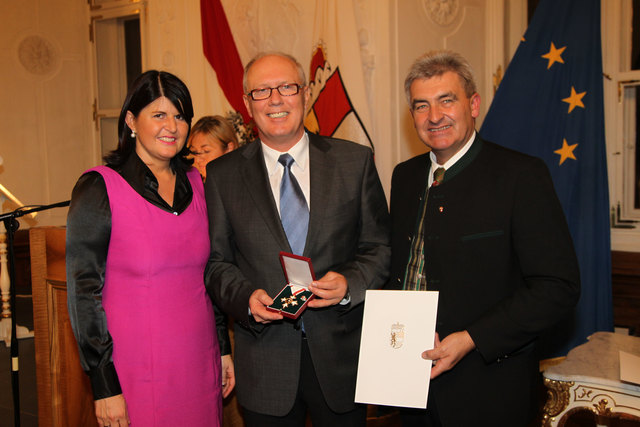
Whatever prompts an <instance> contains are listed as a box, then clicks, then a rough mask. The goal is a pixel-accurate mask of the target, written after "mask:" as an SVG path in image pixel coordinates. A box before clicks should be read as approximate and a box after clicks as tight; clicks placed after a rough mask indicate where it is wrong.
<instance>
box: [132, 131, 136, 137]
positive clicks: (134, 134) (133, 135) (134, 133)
mask: <svg viewBox="0 0 640 427" xmlns="http://www.w3.org/2000/svg"><path fill="white" fill-rule="evenodd" d="M135 137H136V131H135V130H132V131H131V138H135Z"/></svg>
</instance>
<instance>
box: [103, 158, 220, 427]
mask: <svg viewBox="0 0 640 427" xmlns="http://www.w3.org/2000/svg"><path fill="white" fill-rule="evenodd" d="M93 170H95V171H97V172H99V173H100V174H101V175H102V176H103V177H104V181H105V183H106V187H107V193H108V195H109V204H110V207H111V221H112V222H111V240H110V242H109V252H108V256H107V269H106V273H105V285H104V289H103V294H102V297H103V299H102V302H103V306H104V310H105V313H106V317H107V328H108V330H109V333H110V334H111V337H112V338H113V362H114V365H115V369H116V372H117V373H118V378H119V380H120V385H121V387H122V393H123V395H124V398H125V401H126V403H127V408H128V411H129V417H130V419H131V427H140V426H190V427H194V426H206V427H211V426H220V425H221V420H222V397H221V389H220V384H221V378H220V370H221V368H220V349H219V347H218V341H217V335H216V330H215V319H214V315H213V308H212V305H211V301H210V300H209V297H208V295H207V293H206V291H205V287H204V279H203V278H204V267H205V264H206V262H207V258H208V256H209V249H210V248H209V233H208V222H207V211H206V205H205V201H204V190H203V185H202V181H201V179H200V175H199V174H198V172H197V171H196V170H195V169H191V170H190V171H189V172H188V173H187V175H188V177H189V181H190V183H191V187H192V189H193V200H192V201H191V204H190V205H189V207H188V208H187V209H186V210H185V211H184V212H183V213H182V214H181V215H173V214H172V213H170V212H166V211H164V210H162V209H160V208H158V207H156V206H154V205H152V204H151V203H149V202H147V201H146V200H145V199H144V198H143V197H142V196H140V195H139V194H138V193H136V191H135V190H134V189H133V188H132V187H131V186H130V185H129V184H128V183H127V182H126V181H125V180H124V179H123V178H122V177H121V176H120V175H119V174H118V173H117V172H115V171H113V170H112V169H110V168H107V167H104V166H99V167H97V168H94V169H93Z"/></svg>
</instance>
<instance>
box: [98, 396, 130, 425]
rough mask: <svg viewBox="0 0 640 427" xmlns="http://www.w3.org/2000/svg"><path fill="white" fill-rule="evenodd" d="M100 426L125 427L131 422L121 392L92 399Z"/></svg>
mask: <svg viewBox="0 0 640 427" xmlns="http://www.w3.org/2000/svg"><path fill="white" fill-rule="evenodd" d="M94 405H95V408H96V418H97V419H98V425H99V426H100V427H127V426H128V425H129V424H131V421H130V420H129V414H128V413H127V404H126V403H125V401H124V396H123V395H122V394H117V395H115V396H111V397H105V398H104V399H98V400H96V401H94Z"/></svg>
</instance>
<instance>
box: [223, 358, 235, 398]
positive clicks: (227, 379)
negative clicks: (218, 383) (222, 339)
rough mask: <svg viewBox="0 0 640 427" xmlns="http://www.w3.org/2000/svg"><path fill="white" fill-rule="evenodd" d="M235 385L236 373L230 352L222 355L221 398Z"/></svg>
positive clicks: (227, 394)
mask: <svg viewBox="0 0 640 427" xmlns="http://www.w3.org/2000/svg"><path fill="white" fill-rule="evenodd" d="M235 385H236V373H235V371H234V369H233V359H232V358H231V355H230V354H227V355H224V356H222V398H225V397H227V396H229V394H230V393H231V391H232V390H233V388H234V387H235Z"/></svg>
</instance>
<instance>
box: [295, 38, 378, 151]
mask: <svg viewBox="0 0 640 427" xmlns="http://www.w3.org/2000/svg"><path fill="white" fill-rule="evenodd" d="M326 58H327V56H326V55H325V49H324V46H323V44H322V42H320V43H319V44H318V46H317V47H316V48H315V51H314V53H313V56H312V57H311V66H310V72H309V90H310V98H309V105H310V107H309V111H308V112H307V115H306V117H305V121H304V124H305V127H306V128H307V129H308V130H309V131H310V132H314V133H317V134H320V135H323V136H330V137H335V138H341V139H347V140H349V141H354V142H358V143H360V144H362V145H366V146H368V147H371V149H373V148H374V147H373V143H372V142H371V138H370V137H369V134H368V132H367V130H366V129H365V127H364V124H363V123H362V120H361V119H360V117H359V116H358V113H357V111H356V110H355V108H354V107H353V104H352V103H351V100H350V99H349V94H348V92H347V89H346V88H345V85H344V82H343V80H342V75H341V74H340V67H339V66H336V65H334V64H331V63H330V62H329V61H327V59H326Z"/></svg>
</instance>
